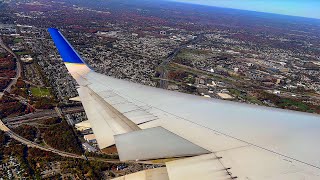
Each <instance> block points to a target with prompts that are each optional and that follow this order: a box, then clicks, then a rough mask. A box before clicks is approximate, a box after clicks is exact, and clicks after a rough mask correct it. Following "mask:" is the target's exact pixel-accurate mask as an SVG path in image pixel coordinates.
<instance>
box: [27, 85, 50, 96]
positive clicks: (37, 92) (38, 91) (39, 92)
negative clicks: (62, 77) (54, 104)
mask: <svg viewBox="0 0 320 180" xmlns="http://www.w3.org/2000/svg"><path fill="white" fill-rule="evenodd" d="M31 93H32V95H33V96H35V97H50V96H51V93H50V91H49V89H47V88H37V87H32V88H31Z"/></svg>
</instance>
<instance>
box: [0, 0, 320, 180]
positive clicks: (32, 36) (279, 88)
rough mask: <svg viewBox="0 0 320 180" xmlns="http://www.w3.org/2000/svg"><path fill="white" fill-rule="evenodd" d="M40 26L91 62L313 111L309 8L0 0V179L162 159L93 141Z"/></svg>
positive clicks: (316, 72) (314, 27)
mask: <svg viewBox="0 0 320 180" xmlns="http://www.w3.org/2000/svg"><path fill="white" fill-rule="evenodd" d="M171 3H174V5H172V4H171ZM275 17H276V18H275ZM49 27H56V28H58V29H60V30H61V32H62V33H63V34H64V35H65V36H66V37H67V39H69V41H70V43H71V44H72V45H73V46H74V47H75V48H76V50H77V51H78V52H79V53H80V55H81V56H82V57H83V58H84V60H85V61H86V62H87V63H88V65H89V66H90V67H92V68H93V69H94V70H95V71H97V72H99V73H102V74H106V75H109V76H113V77H116V78H120V79H125V80H128V81H132V82H137V83H141V84H144V85H149V86H154V87H158V88H163V89H168V90H172V91H179V92H184V93H189V94H194V95H198V96H203V98H216V99H223V100H226V101H236V102H242V103H248V104H255V105H260V106H268V107H277V108H282V109H290V110H295V111H301V112H306V113H315V114H320V81H319V77H320V34H319V30H320V21H319V20H316V19H306V18H299V17H290V16H282V15H273V14H264V13H257V12H249V11H240V10H232V9H224V8H215V7H208V6H200V5H189V4H183V3H176V2H166V3H163V2H162V1H159V2H156V1H152V2H148V3H147V2H146V1H143V0H138V1H129V0H124V1H122V3H120V4H119V3H118V2H117V1H97V2H95V3H93V1H84V0H82V1H77V0H60V1H49V0H23V1H19V0H5V1H1V0H0V98H1V99H0V120H1V121H0V129H1V132H0V145H1V146H0V179H1V178H2V177H4V178H5V179H20V178H21V179H23V178H25V179H111V178H114V177H119V176H122V175H125V174H129V173H132V172H137V171H140V170H143V169H150V168H154V167H161V166H163V164H161V163H160V162H150V163H147V164H142V163H140V162H135V163H123V162H120V161H119V158H118V153H117V149H116V147H110V148H108V149H103V150H101V149H100V148H99V146H98V145H97V142H96V140H95V137H94V134H93V132H92V129H91V127H90V123H89V122H88V121H87V120H88V119H87V117H86V114H85V111H84V109H83V107H82V104H81V102H79V101H77V96H78V94H77V91H76V86H77V84H76V82H75V81H74V80H73V78H72V77H71V76H70V75H69V73H68V71H67V69H66V68H65V66H64V64H63V63H62V61H61V57H60V56H59V54H58V52H57V50H56V48H55V46H54V44H53V42H52V40H51V38H50V36H49V33H48V32H47V28H49Z"/></svg>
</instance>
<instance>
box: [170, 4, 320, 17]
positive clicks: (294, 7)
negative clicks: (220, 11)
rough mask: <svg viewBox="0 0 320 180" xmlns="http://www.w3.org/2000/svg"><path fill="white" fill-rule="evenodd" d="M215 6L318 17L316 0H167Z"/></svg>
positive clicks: (319, 15) (319, 14)
mask: <svg viewBox="0 0 320 180" xmlns="http://www.w3.org/2000/svg"><path fill="white" fill-rule="evenodd" d="M169 1H175V2H185V3H192V4H201V5H209V6H216V7H224V8H232V9H241V10H249V11H257V12H266V13H274V14H282V15H289V16H299V17H306V18H315V19H320V12H319V7H320V1H317V0H282V1H279V0H268V1H267V2H266V1H265V0H264V1H263V0H169Z"/></svg>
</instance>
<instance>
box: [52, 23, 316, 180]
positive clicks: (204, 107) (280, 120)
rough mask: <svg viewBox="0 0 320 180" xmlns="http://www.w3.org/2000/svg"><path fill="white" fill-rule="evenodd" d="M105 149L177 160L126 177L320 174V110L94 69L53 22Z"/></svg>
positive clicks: (265, 179)
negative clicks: (229, 97)
mask: <svg viewBox="0 0 320 180" xmlns="http://www.w3.org/2000/svg"><path fill="white" fill-rule="evenodd" d="M49 32H50V34H51V36H52V39H53V41H54V42H55V45H56V47H57V49H58V50H59V52H60V54H61V57H62V59H63V61H64V63H65V65H66V67H67V69H68V70H69V72H70V74H71V75H72V76H73V78H74V79H75V80H76V81H77V83H78V84H79V87H78V89H77V90H78V92H79V96H80V99H81V101H82V103H83V106H84V108H85V111H86V114H87V116H88V119H89V121H90V123H91V125H92V128H93V131H94V134H95V135H96V138H97V141H98V145H99V147H100V148H101V149H103V148H106V147H108V146H111V145H113V144H115V145H116V147H117V149H118V152H119V157H120V160H122V161H136V160H139V161H141V160H155V159H171V158H173V159H171V160H170V161H168V162H166V168H165V171H164V169H159V170H154V171H145V172H143V173H140V174H139V173H138V174H133V175H128V176H126V177H122V179H130V177H131V179H134V178H137V177H140V179H148V178H149V179H170V180H181V179H182V180H187V179H190V180H191V179H192V180H194V179H201V180H202V179H204V180H206V179H208V180H209V179H210V180H212V179H221V180H222V179H246V180H249V179H250V180H252V179H259V180H261V179H262V180H279V179H281V180H282V179H288V180H302V179H312V180H313V179H320V143H319V140H318V138H319V137H320V116H319V115H314V114H308V113H301V112H294V111H288V110H280V109H275V108H268V107H260V106H255V105H247V104H242V103H236V102H228V101H222V100H217V99H207V98H203V97H199V96H194V95H189V94H183V93H179V92H172V91H167V90H163V89H158V88H154V87H148V86H144V85H140V84H136V83H132V82H128V81H124V80H119V79H115V78H112V77H109V76H105V75H102V74H98V73H96V72H94V71H93V70H92V69H90V67H89V66H87V65H86V63H85V62H84V61H83V59H82V58H81V57H80V56H79V55H78V54H77V53H76V51H75V50H74V49H73V48H72V46H71V45H70V44H69V43H68V41H67V40H66V39H65V38H64V37H63V35H62V34H61V33H60V32H59V31H58V30H57V29H53V28H51V29H49Z"/></svg>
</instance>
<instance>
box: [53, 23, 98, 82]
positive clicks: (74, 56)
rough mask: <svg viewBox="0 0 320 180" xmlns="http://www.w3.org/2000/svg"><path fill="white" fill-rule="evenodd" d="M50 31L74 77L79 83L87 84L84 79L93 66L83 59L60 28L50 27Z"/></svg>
mask: <svg viewBox="0 0 320 180" xmlns="http://www.w3.org/2000/svg"><path fill="white" fill-rule="evenodd" d="M48 31H49V33H50V35H51V37H52V39H53V41H54V44H55V45H56V47H57V49H58V51H59V53H60V55H61V57H62V59H63V61H64V64H65V65H66V67H67V69H68V71H69V72H70V74H71V75H72V77H73V78H74V79H75V80H76V81H77V82H78V84H79V85H84V84H86V83H85V82H84V79H85V76H86V75H87V74H88V73H89V72H90V71H92V70H91V68H90V67H89V66H88V65H87V64H86V63H85V62H84V61H83V59H82V58H81V57H80V55H79V54H78V53H77V52H76V50H75V49H74V48H73V47H72V46H71V44H70V43H69V42H68V40H67V39H66V38H65V37H64V36H63V35H62V34H61V32H60V31H59V30H58V29H56V28H49V29H48Z"/></svg>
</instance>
